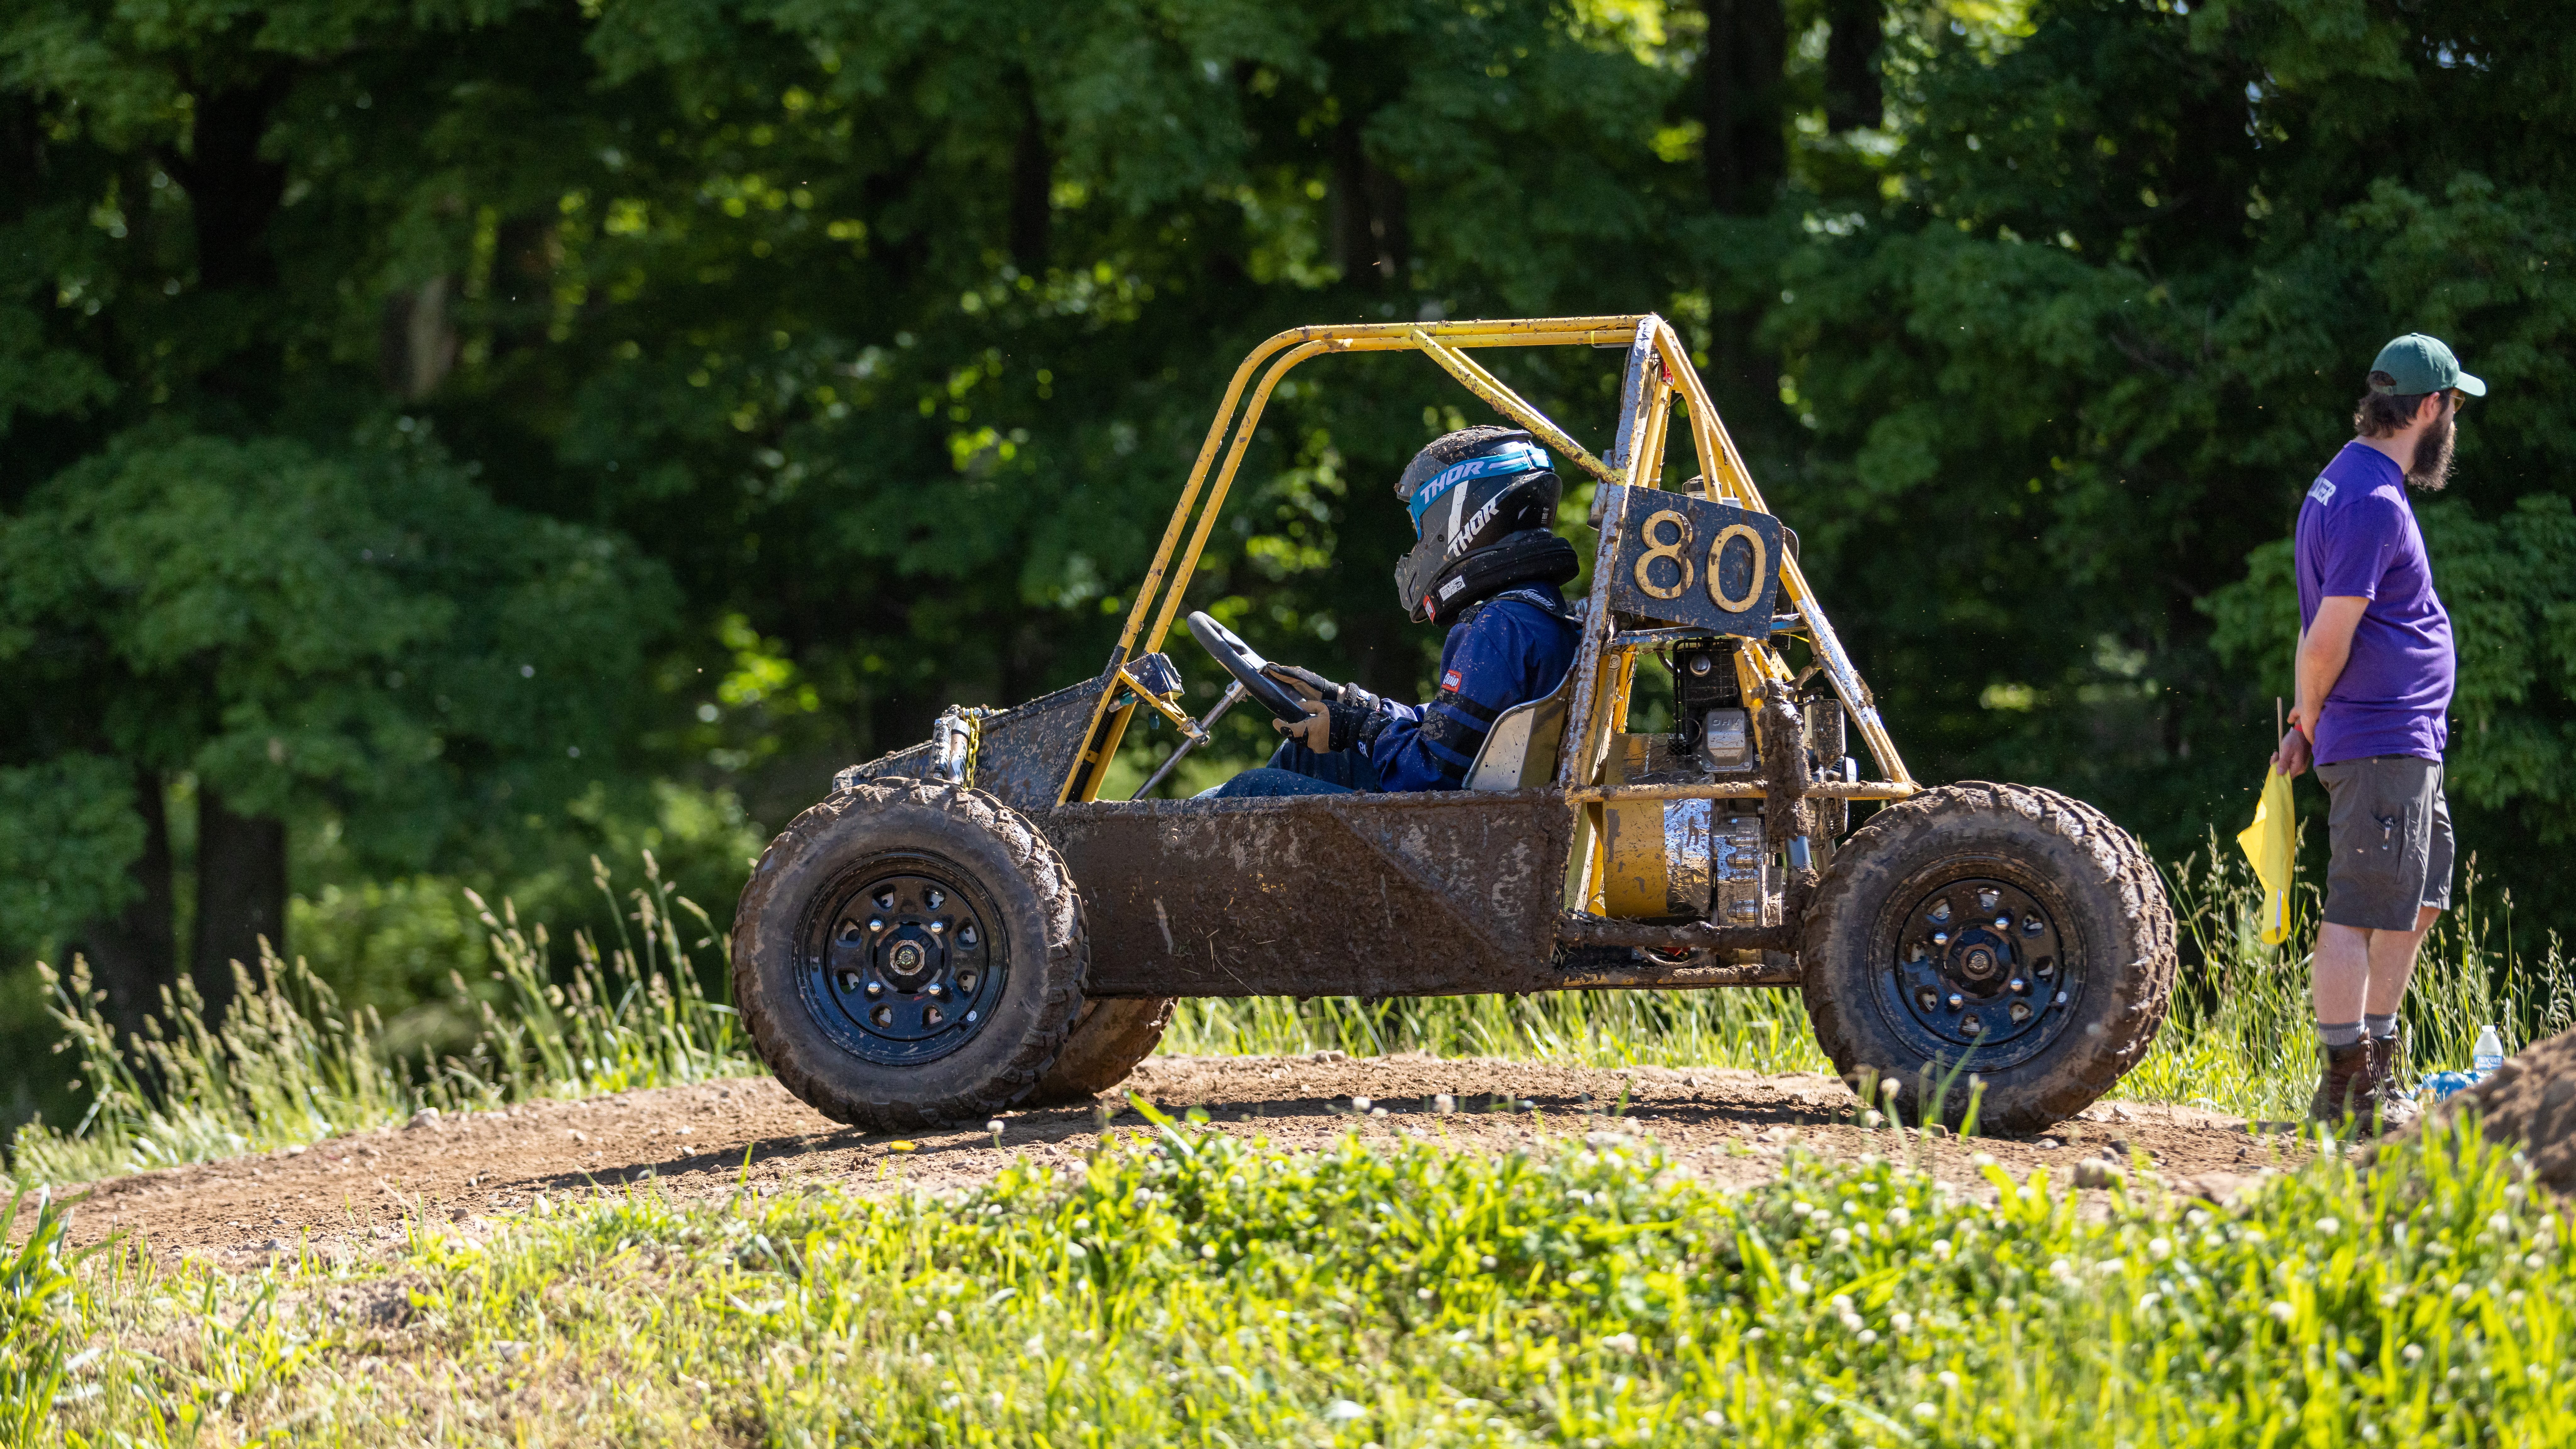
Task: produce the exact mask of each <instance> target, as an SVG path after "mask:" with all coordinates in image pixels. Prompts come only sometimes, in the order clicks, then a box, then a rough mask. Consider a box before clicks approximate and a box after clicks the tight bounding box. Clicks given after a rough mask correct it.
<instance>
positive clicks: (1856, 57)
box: [1825, 0, 1887, 131]
mask: <svg viewBox="0 0 2576 1449" xmlns="http://www.w3.org/2000/svg"><path fill="white" fill-rule="evenodd" d="M1825 19H1826V22H1827V23H1828V24H1830V25H1831V26H1832V27H1833V31H1832V33H1831V34H1830V35H1828V36H1827V37H1826V39H1825V124H1826V125H1827V126H1828V127H1830V128H1831V129H1833V130H1837V131H1854V130H1859V129H1862V128H1864V127H1876V126H1877V125H1879V124H1880V123H1881V122H1882V121H1884V120H1885V119H1886V118H1887V111H1886V99H1885V97H1884V95H1883V93H1882V91H1881V89H1880V86H1879V81H1878V51H1879V47H1880V46H1882V45H1884V44H1886V43H1887V34H1886V22H1885V11H1884V0H1828V3H1827V5H1826V7H1825Z"/></svg>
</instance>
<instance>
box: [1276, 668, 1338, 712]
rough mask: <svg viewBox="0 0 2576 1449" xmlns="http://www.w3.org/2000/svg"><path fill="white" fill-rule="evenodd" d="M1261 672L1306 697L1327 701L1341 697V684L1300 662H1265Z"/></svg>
mask: <svg viewBox="0 0 2576 1449" xmlns="http://www.w3.org/2000/svg"><path fill="white" fill-rule="evenodd" d="M1261 672H1262V673H1264V674H1266V675H1269V676H1270V677H1271V678H1272V679H1275V680H1277V681H1279V682H1280V683H1281V684H1284V685H1286V686H1288V687H1289V688H1290V689H1293V690H1295V691H1296V692H1297V693H1299V694H1301V695H1304V696H1305V697H1306V698H1308V699H1320V700H1324V701H1326V702H1328V703H1329V702H1333V701H1337V700H1339V699H1340V698H1341V697H1342V686H1340V685H1338V684H1335V683H1334V682H1333V681H1331V680H1329V679H1326V678H1325V677H1324V676H1322V675H1320V674H1317V673H1316V672H1315V671H1313V670H1311V669H1308V668H1307V667H1305V666H1304V665H1302V664H1276V663H1274V664H1265V665H1263V666H1261Z"/></svg>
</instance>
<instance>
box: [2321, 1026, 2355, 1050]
mask: <svg viewBox="0 0 2576 1449" xmlns="http://www.w3.org/2000/svg"><path fill="white" fill-rule="evenodd" d="M2317 1039H2318V1040H2319V1041H2322V1042H2324V1043H2325V1044H2326V1045H2327V1046H2330V1047H2348V1046H2350V1045H2352V1044H2353V1043H2354V1042H2357V1041H2359V1040H2361V1023H2360V1022H2357V1021H2321V1022H2318V1023H2317Z"/></svg>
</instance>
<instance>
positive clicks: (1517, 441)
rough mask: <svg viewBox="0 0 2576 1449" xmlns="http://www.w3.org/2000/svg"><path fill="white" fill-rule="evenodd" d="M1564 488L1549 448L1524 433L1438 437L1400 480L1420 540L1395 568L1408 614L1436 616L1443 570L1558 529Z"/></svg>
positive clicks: (1478, 430) (1477, 430)
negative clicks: (1516, 538)
mask: <svg viewBox="0 0 2576 1449" xmlns="http://www.w3.org/2000/svg"><path fill="white" fill-rule="evenodd" d="M1563 491H1564V484H1563V483H1562V481H1560V480H1559V479H1558V478H1557V476H1556V474H1555V473H1554V472H1553V471H1552V470H1551V469H1550V467H1549V463H1548V456H1547V453H1546V451H1545V450H1544V449H1542V448H1540V447H1539V446H1538V440H1537V439H1535V438H1533V437H1531V436H1530V435H1529V434H1528V433H1525V432H1522V431H1521V430H1520V429H1518V428H1498V427H1491V426H1482V427H1473V428H1461V429H1459V430H1458V431H1457V432H1454V433H1447V434H1443V435H1442V436H1440V437H1437V438H1434V439H1432V440H1431V442H1430V443H1429V444H1428V445H1427V446H1425V447H1424V448H1423V450H1422V451H1421V452H1419V453H1416V454H1414V455H1413V461H1412V462H1411V463H1408V464H1406V465H1405V469H1404V473H1403V476H1401V477H1399V478H1397V479H1396V482H1395V496H1396V497H1398V498H1400V499H1403V500H1404V506H1405V507H1406V509H1407V510H1409V511H1410V512H1411V513H1412V515H1413V532H1414V538H1415V543H1414V546H1413V550H1412V552H1410V553H1407V554H1406V555H1405V556H1404V558H1403V559H1402V560H1401V561H1400V562H1398V563H1397V564H1396V567H1395V587H1396V592H1397V593H1398V594H1399V595H1400V596H1401V597H1402V598H1403V601H1404V606H1405V609H1406V610H1407V611H1408V612H1410V613H1411V614H1413V615H1414V617H1416V618H1418V619H1428V618H1430V617H1431V616H1432V612H1433V611H1432V607H1431V604H1430V601H1429V597H1428V596H1429V593H1430V585H1431V583H1432V580H1433V579H1434V578H1435V577H1437V576H1438V575H1439V573H1440V572H1441V570H1442V569H1443V568H1446V567H1447V566H1449V565H1451V564H1454V563H1456V562H1457V561H1458V560H1459V559H1462V558H1464V557H1466V556H1467V555H1468V554H1471V553H1474V552H1475V551H1477V550H1478V549H1483V548H1491V547H1493V546H1494V545H1496V544H1499V543H1501V542H1502V541H1503V540H1504V539H1505V538H1507V537H1510V536H1511V535H1513V534H1516V533H1523V532H1527V531H1528V530H1531V529H1548V528H1553V527H1554V526H1555V524H1556V502H1557V498H1558V496H1559V495H1560V494H1561V493H1563Z"/></svg>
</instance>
